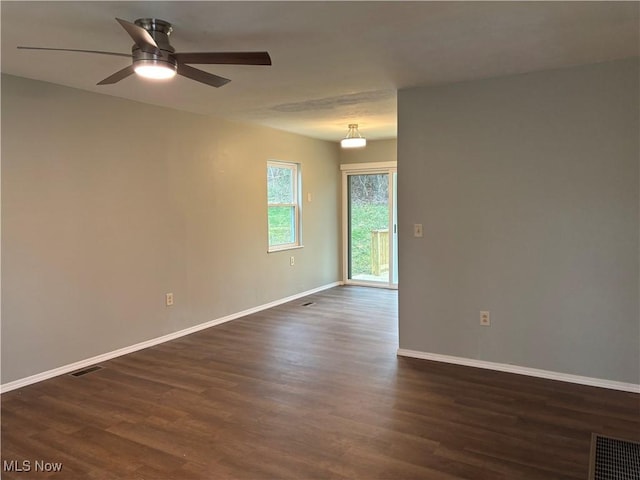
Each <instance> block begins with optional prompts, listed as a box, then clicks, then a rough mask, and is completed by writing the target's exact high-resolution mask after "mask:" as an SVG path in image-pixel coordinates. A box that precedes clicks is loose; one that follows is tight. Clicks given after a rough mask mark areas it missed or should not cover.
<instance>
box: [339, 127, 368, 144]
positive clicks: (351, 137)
mask: <svg viewBox="0 0 640 480" xmlns="http://www.w3.org/2000/svg"><path fill="white" fill-rule="evenodd" d="M365 145H367V139H366V138H364V137H363V136H362V135H360V132H359V131H358V124H357V123H350V124H349V131H348V132H347V136H346V137H344V138H343V139H342V140H340V146H341V147H342V148H362V147H364V146H365Z"/></svg>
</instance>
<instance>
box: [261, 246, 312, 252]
mask: <svg viewBox="0 0 640 480" xmlns="http://www.w3.org/2000/svg"><path fill="white" fill-rule="evenodd" d="M300 248H304V245H284V246H282V247H271V248H269V249H268V250H267V253H276V252H286V251H287V250H298V249H300Z"/></svg>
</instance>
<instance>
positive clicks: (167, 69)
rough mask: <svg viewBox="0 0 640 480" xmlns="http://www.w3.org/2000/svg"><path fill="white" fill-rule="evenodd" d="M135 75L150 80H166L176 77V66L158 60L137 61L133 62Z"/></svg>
mask: <svg viewBox="0 0 640 480" xmlns="http://www.w3.org/2000/svg"><path fill="white" fill-rule="evenodd" d="M133 69H134V71H135V72H136V74H138V75H140V76H141V77H144V78H150V79H152V80H166V79H169V78H173V77H175V76H176V72H177V70H178V69H177V66H176V65H173V64H171V63H168V62H163V61H159V60H146V59H145V60H138V61H136V62H134V65H133Z"/></svg>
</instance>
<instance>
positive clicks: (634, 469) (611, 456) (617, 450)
mask: <svg viewBox="0 0 640 480" xmlns="http://www.w3.org/2000/svg"><path fill="white" fill-rule="evenodd" d="M589 480H640V443H638V442H631V441H628V440H620V439H618V438H611V437H605V436H603V435H596V434H595V433H594V434H593V437H592V439H591V464H590V466H589Z"/></svg>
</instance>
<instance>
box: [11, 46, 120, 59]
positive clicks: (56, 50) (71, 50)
mask: <svg viewBox="0 0 640 480" xmlns="http://www.w3.org/2000/svg"><path fill="white" fill-rule="evenodd" d="M17 48H19V49H21V50H50V51H54V52H80V53H97V54H99V55H115V56H118V57H128V58H131V54H130V53H116V52H103V51H101V50H77V49H75V48H48V47H17Z"/></svg>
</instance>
